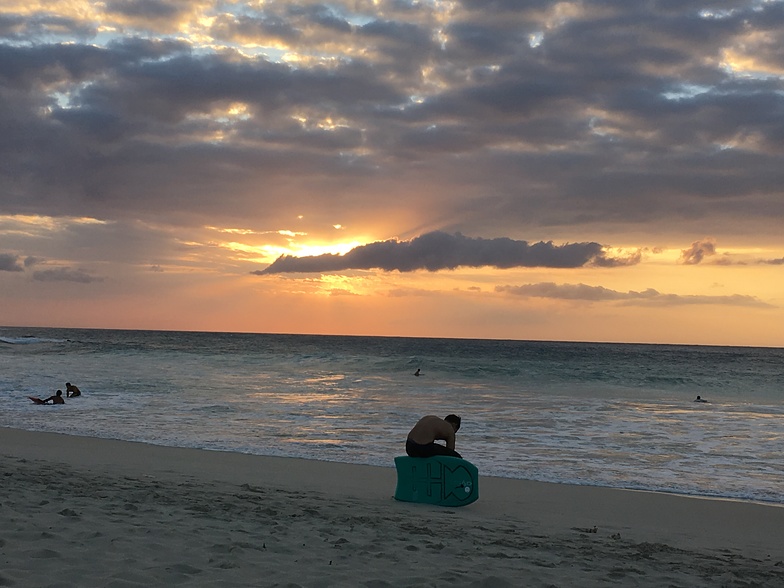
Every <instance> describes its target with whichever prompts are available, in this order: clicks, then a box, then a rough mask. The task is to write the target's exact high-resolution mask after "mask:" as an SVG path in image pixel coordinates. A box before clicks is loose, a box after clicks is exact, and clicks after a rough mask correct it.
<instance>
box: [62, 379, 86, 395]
mask: <svg viewBox="0 0 784 588" xmlns="http://www.w3.org/2000/svg"><path fill="white" fill-rule="evenodd" d="M81 395H82V391H81V390H79V388H77V387H76V386H74V385H73V384H71V382H66V383H65V397H66V398H76V397H77V396H81Z"/></svg>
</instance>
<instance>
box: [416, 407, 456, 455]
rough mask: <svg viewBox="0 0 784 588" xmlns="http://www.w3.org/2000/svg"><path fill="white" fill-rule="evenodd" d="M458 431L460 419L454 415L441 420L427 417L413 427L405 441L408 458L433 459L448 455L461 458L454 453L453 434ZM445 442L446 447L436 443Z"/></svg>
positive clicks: (435, 417)
mask: <svg viewBox="0 0 784 588" xmlns="http://www.w3.org/2000/svg"><path fill="white" fill-rule="evenodd" d="M458 429H460V417H459V416H457V415H454V414H450V415H447V416H446V417H444V418H443V419H441V418H439V417H437V416H434V415H428V416H424V417H422V418H421V419H419V421H418V422H417V424H416V425H414V428H413V429H411V432H410V433H409V434H408V439H406V453H407V454H408V455H409V456H410V457H433V456H434V455H448V456H451V457H462V456H461V455H460V454H459V453H458V452H457V451H455V433H457V431H458ZM436 441H445V442H446V445H441V444H440V443H436Z"/></svg>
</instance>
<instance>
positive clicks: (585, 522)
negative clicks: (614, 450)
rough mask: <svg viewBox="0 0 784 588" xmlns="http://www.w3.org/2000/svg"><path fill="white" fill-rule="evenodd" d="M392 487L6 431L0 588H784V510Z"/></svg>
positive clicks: (518, 486)
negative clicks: (417, 497) (416, 497)
mask: <svg viewBox="0 0 784 588" xmlns="http://www.w3.org/2000/svg"><path fill="white" fill-rule="evenodd" d="M392 457H393V456H390V464H391V460H392ZM480 473H481V472H480ZM395 479H396V478H395V470H394V469H393V468H392V467H390V468H378V467H370V466H359V465H345V464H336V463H327V462H320V461H309V460H297V459H284V458H270V457H259V456H251V455H240V454H232V453H222V452H213V451H200V450H192V449H176V448H169V447H157V446H152V445H146V444H141V443H128V442H122V441H111V440H101V439H91V438H84V437H75V436H65V435H57V434H50V433H31V432H26V431H18V430H14V429H2V428H0V484H1V486H0V488H2V490H0V586H19V587H34V586H63V587H65V586H78V587H83V586H116V587H120V586H172V585H183V586H291V587H294V586H306V587H311V586H314V587H315V586H367V587H384V586H431V587H432V586H436V587H438V586H483V587H488V588H502V587H504V586H527V587H528V586H531V587H539V586H541V587H545V586H559V587H573V586H574V587H578V586H579V587H582V586H606V585H615V586H651V587H662V586H684V587H686V586H689V587H691V586H706V587H711V588H713V587H717V586H738V587H740V586H744V587H749V586H771V587H774V586H775V587H781V586H784V508H782V507H778V506H768V505H759V504H751V503H742V502H732V501H720V500H704V499H697V498H688V497H680V496H673V495H666V494H656V493H649V492H632V491H623V490H612V489H603V488H592V487H584V486H569V485H562V484H545V483H538V482H528V481H520V480H507V479H500V478H481V479H480V498H479V501H478V502H475V503H474V504H471V505H468V506H465V507H462V508H441V507H436V506H429V505H421V504H411V503H404V502H398V501H395V500H394V499H393V498H392V494H393V493H394V486H395Z"/></svg>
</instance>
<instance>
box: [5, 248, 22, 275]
mask: <svg viewBox="0 0 784 588" xmlns="http://www.w3.org/2000/svg"><path fill="white" fill-rule="evenodd" d="M23 271H24V268H23V267H22V266H21V265H19V256H18V255H11V254H9V253H0V272H23Z"/></svg>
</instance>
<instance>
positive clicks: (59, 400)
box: [28, 390, 65, 404]
mask: <svg viewBox="0 0 784 588" xmlns="http://www.w3.org/2000/svg"><path fill="white" fill-rule="evenodd" d="M28 398H29V399H30V400H32V401H33V403H34V404H48V403H49V401H51V402H52V404H65V400H64V399H63V391H62V390H58V391H57V392H56V393H55V395H54V396H50V397H49V398H47V399H46V400H41V399H40V398H38V397H37V396H28Z"/></svg>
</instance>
